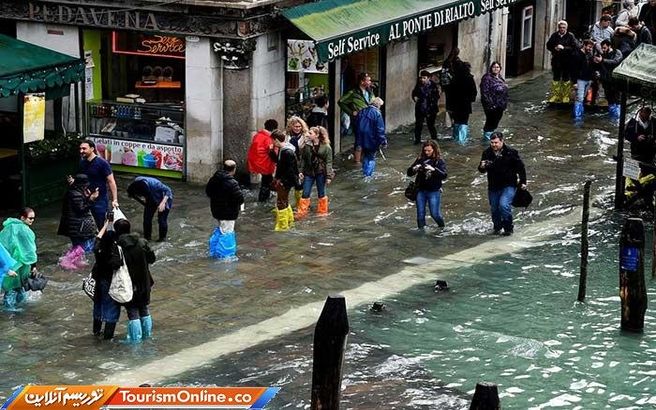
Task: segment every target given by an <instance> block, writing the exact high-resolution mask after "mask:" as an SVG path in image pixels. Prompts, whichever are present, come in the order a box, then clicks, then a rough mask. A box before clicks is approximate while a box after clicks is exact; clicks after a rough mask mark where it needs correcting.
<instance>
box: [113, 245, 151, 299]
mask: <svg viewBox="0 0 656 410" xmlns="http://www.w3.org/2000/svg"><path fill="white" fill-rule="evenodd" d="M117 242H118V244H119V245H120V246H121V248H122V249H123V257H124V258H125V264H126V265H127V267H128V271H129V272H130V279H131V280H132V289H133V290H134V294H133V296H132V300H131V301H129V302H128V303H125V304H124V306H125V307H128V308H129V307H141V306H147V305H148V304H149V303H150V288H152V287H153V285H154V284H155V282H154V281H153V277H152V276H151V274H150V268H149V266H148V265H149V264H151V263H154V262H155V252H153V251H152V249H150V247H149V246H148V241H147V240H145V239H143V238H140V237H139V235H137V234H136V233H127V234H123V235H121V236H119V238H118V241H117Z"/></svg>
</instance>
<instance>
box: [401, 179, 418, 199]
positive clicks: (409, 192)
mask: <svg viewBox="0 0 656 410" xmlns="http://www.w3.org/2000/svg"><path fill="white" fill-rule="evenodd" d="M404 195H405V197H406V198H408V199H409V200H410V201H413V202H414V201H416V200H417V185H416V184H415V181H410V183H409V184H408V187H407V188H406V189H405V192H404Z"/></svg>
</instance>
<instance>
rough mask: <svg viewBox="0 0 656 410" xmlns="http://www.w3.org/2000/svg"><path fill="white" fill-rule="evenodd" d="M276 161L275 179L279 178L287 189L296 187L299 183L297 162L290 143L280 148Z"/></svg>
mask: <svg viewBox="0 0 656 410" xmlns="http://www.w3.org/2000/svg"><path fill="white" fill-rule="evenodd" d="M276 163H277V165H276V175H275V179H277V180H279V181H280V182H281V183H282V184H283V185H284V186H285V188H287V189H291V188H293V187H297V186H298V185H299V183H298V162H297V161H296V154H295V153H294V150H293V149H292V147H291V144H290V145H286V146H283V147H282V148H280V151H279V152H278V157H277V159H276Z"/></svg>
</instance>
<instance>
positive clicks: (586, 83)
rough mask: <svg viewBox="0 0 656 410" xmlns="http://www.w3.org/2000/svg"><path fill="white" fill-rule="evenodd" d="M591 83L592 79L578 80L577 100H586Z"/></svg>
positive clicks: (580, 101) (579, 101)
mask: <svg viewBox="0 0 656 410" xmlns="http://www.w3.org/2000/svg"><path fill="white" fill-rule="evenodd" d="M591 84H592V81H591V80H576V102H578V103H582V102H584V101H585V95H586V94H587V92H588V88H590V85H591Z"/></svg>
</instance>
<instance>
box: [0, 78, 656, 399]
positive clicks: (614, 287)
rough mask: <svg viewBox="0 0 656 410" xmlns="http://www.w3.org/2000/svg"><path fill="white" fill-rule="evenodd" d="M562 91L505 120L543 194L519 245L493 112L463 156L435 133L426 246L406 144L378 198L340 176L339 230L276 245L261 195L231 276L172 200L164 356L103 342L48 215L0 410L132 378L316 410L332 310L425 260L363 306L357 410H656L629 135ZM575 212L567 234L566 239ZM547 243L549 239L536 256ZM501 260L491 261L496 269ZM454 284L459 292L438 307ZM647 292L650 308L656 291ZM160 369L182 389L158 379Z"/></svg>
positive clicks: (349, 380)
mask: <svg viewBox="0 0 656 410" xmlns="http://www.w3.org/2000/svg"><path fill="white" fill-rule="evenodd" d="M548 80H549V79H548V78H547V76H542V77H538V78H536V79H534V80H531V81H529V82H527V83H525V84H522V85H519V86H517V87H516V88H513V89H512V90H511V92H510V96H511V103H510V106H509V112H508V113H506V115H505V117H504V118H503V120H502V121H501V127H500V130H502V131H503V132H504V133H505V134H506V138H507V139H506V143H507V144H509V145H511V146H512V147H513V148H516V149H518V150H519V153H520V155H521V156H522V158H523V160H524V162H525V164H526V168H527V176H528V186H529V189H530V191H531V193H532V194H533V196H534V201H533V204H532V205H531V206H530V207H529V208H528V210H515V218H516V222H515V231H516V235H515V236H513V237H511V238H506V239H501V238H498V237H493V236H491V235H490V232H491V230H492V224H491V221H490V217H489V213H488V203H487V191H486V190H487V182H486V178H485V176H484V175H481V174H479V172H478V170H477V165H478V162H479V159H480V155H481V152H482V150H483V149H484V147H485V146H486V144H485V143H482V142H481V131H480V130H481V127H482V122H483V120H484V118H483V114H482V110H481V108H480V105H479V104H476V105H475V110H476V111H475V113H474V114H473V115H472V120H471V122H470V134H471V136H470V142H469V144H467V145H465V146H459V145H457V144H455V143H454V142H453V141H452V140H451V138H450V131H449V130H446V129H444V127H443V126H442V127H440V128H439V129H438V132H439V133H440V141H439V143H440V147H441V149H442V153H443V156H444V158H445V160H446V163H447V167H448V172H449V178H448V180H447V182H446V184H445V186H444V193H443V196H442V211H443V214H444V218H445V221H446V228H445V229H444V230H440V229H438V228H437V226H436V225H435V223H434V221H432V220H431V219H429V220H428V221H427V222H428V223H429V227H428V229H427V231H426V232H421V231H418V230H417V229H416V210H415V207H414V204H412V203H408V202H407V201H406V199H405V197H404V195H403V191H404V189H405V187H406V186H407V183H408V181H409V179H407V178H406V177H405V171H406V169H407V167H408V166H409V165H410V164H411V163H412V161H413V159H414V158H415V156H416V155H417V153H418V151H419V147H418V146H415V145H412V136H411V135H410V134H402V133H399V134H393V135H390V136H389V142H390V144H389V149H388V150H387V152H386V157H387V158H386V160H383V159H380V158H379V160H378V165H377V170H376V173H375V174H374V177H373V178H372V179H371V180H368V181H365V180H363V178H362V176H361V172H360V170H359V169H356V168H355V167H354V166H353V165H352V164H351V163H350V161H347V160H345V161H340V160H337V162H336V167H337V168H338V169H337V177H336V179H335V181H334V182H333V184H331V185H330V186H329V187H328V196H329V197H330V215H329V216H328V217H327V218H319V217H316V216H313V214H312V212H311V216H310V217H309V218H307V219H305V220H303V221H300V222H299V221H297V222H296V229H295V230H293V231H290V232H288V233H274V232H273V225H274V222H273V215H272V214H271V212H270V211H271V208H272V207H273V204H274V203H273V202H270V203H269V204H265V205H258V204H257V203H256V202H255V200H256V195H257V192H256V191H249V192H248V193H247V199H246V208H245V212H243V213H242V214H241V216H240V218H239V220H238V221H237V227H236V232H237V241H238V257H239V261H238V262H234V263H224V262H218V261H214V260H210V259H209V258H208V257H207V241H208V238H209V236H210V234H211V232H212V229H213V227H214V224H215V221H214V220H213V219H212V218H211V215H210V211H209V201H208V199H207V198H206V197H205V194H204V190H203V188H202V187H199V186H191V185H187V184H182V183H172V184H171V186H172V187H173V189H174V194H175V199H174V208H173V211H172V212H171V216H170V217H169V226H170V228H169V237H170V241H169V242H166V243H154V244H153V248H154V249H155V252H156V254H157V258H158V260H157V262H156V263H155V264H154V265H153V267H152V273H153V277H154V279H155V287H154V288H153V293H152V302H151V312H152V315H153V320H154V338H153V339H152V340H149V341H147V342H145V343H144V344H142V345H138V346H129V345H124V344H121V343H120V342H119V341H118V340H117V341H114V342H111V343H108V342H105V343H103V342H101V341H98V340H96V339H95V338H94V337H93V336H92V335H91V302H90V300H89V299H88V297H87V296H86V295H85V294H84V293H83V292H82V290H81V280H82V278H83V277H84V276H86V275H87V274H88V272H83V271H81V272H68V271H63V270H61V269H60V268H58V267H57V266H56V262H57V258H58V257H59V256H60V255H61V254H62V253H63V252H64V251H65V249H66V248H67V245H68V242H67V239H66V238H63V237H58V236H56V230H57V225H58V221H59V206H58V205H54V206H51V207H48V208H47V209H37V220H36V222H35V225H34V229H35V232H36V234H37V239H38V250H39V258H40V261H39V265H40V267H41V270H42V271H43V272H44V273H45V274H46V275H47V276H49V277H50V282H49V284H48V287H47V288H46V291H45V293H44V294H42V295H31V300H30V302H29V304H28V305H27V307H26V309H25V311H24V312H21V313H18V314H13V313H6V312H4V313H3V315H4V318H3V319H2V320H0V335H1V336H0V353H2V355H1V356H0V398H6V397H7V396H8V395H9V394H11V391H12V389H13V388H15V387H16V386H18V385H20V384H25V383H38V384H53V383H67V384H87V383H100V382H102V381H108V380H112V381H115V382H116V383H119V382H118V380H125V379H126V378H128V379H130V380H131V381H136V380H139V379H140V383H141V382H153V383H156V384H158V385H171V384H183V385H188V384H194V385H220V386H226V385H243V386H260V385H262V386H270V385H275V386H280V387H281V388H282V389H281V391H280V393H279V395H278V396H277V397H276V398H275V399H274V400H273V401H272V402H271V404H270V405H269V407H268V408H272V409H279V408H307V407H309V403H310V382H311V372H312V331H313V329H312V327H308V326H310V325H311V324H312V323H311V321H312V320H316V318H318V316H319V312H320V308H321V305H322V303H323V301H324V300H325V297H326V296H327V295H328V294H332V293H342V292H345V291H349V290H352V289H355V288H358V287H359V286H361V285H364V284H368V283H371V282H376V281H380V280H383V279H384V278H386V277H390V276H391V275H395V274H397V273H399V272H402V271H404V269H407V268H408V267H409V266H411V264H409V263H408V260H409V259H411V258H417V257H420V258H425V260H426V261H428V262H427V264H426V267H427V269H428V268H430V269H429V270H427V273H426V274H425V276H426V277H428V278H429V279H428V280H425V281H423V282H421V281H417V282H412V281H411V282H407V283H399V284H398V285H399V286H398V291H396V290H393V291H390V292H388V294H387V295H384V297H382V296H381V297H378V296H376V295H368V294H367V295H365V294H364V293H353V295H356V297H355V298H354V299H355V300H358V301H359V302H361V303H360V304H354V303H352V302H350V300H351V299H349V297H348V296H347V305H348V307H349V309H350V310H349V315H350V317H349V319H350V327H351V334H350V336H349V339H348V346H347V354H346V360H345V369H344V377H343V405H342V407H343V408H354V409H372V408H381V407H385V408H417V409H419V408H439V409H466V408H468V403H469V400H470V398H471V394H472V393H473V390H474V387H475V384H476V382H478V381H483V380H485V381H490V382H495V383H498V384H499V391H500V393H501V397H502V406H503V408H507V409H526V408H545V407H561V408H641V407H646V406H656V387H655V386H656V383H655V381H656V380H655V379H656V373H655V372H654V370H653V363H654V362H653V357H654V353H656V330H655V329H654V325H656V323H655V321H654V318H653V316H652V315H651V314H650V313H651V312H650V311H648V312H647V316H646V323H645V333H644V334H642V335H638V336H636V335H627V334H623V333H621V332H620V331H619V321H620V316H619V313H620V312H619V297H618V275H617V254H618V249H617V244H618V233H619V229H620V226H621V223H622V219H621V217H620V216H618V215H614V214H612V212H610V208H611V204H612V191H613V189H614V174H615V163H614V162H613V161H612V155H614V153H615V149H616V139H617V128H616V127H615V126H614V125H613V124H612V123H611V122H610V120H608V118H607V117H606V116H604V115H603V114H591V115H587V117H586V119H585V123H584V124H583V125H582V126H580V127H576V126H574V124H573V123H572V119H571V115H570V113H569V112H568V111H564V110H556V109H550V108H548V107H546V105H545V104H544V103H543V102H542V101H543V100H544V94H545V91H546V90H547V83H548ZM587 179H593V180H594V183H593V191H592V192H593V198H594V201H595V203H596V205H597V207H598V208H599V209H598V212H597V214H598V217H597V219H595V220H594V222H593V223H592V224H591V227H590V230H591V232H590V235H591V236H590V244H591V252H590V266H589V272H590V273H589V276H588V299H587V303H585V304H578V303H576V292H577V286H578V269H579V265H578V264H579V255H578V251H579V248H578V247H579V240H578V235H579V231H580V228H579V226H578V224H577V221H578V220H580V211H578V209H577V208H576V207H577V206H579V205H580V203H581V199H582V186H583V183H584V182H585V180H587ZM118 180H119V187H120V191H119V201H120V202H121V204H122V208H123V209H124V211H125V213H126V214H127V215H128V217H129V218H130V219H131V221H132V222H133V227H135V228H136V230H137V231H140V230H141V227H140V225H141V223H140V220H141V209H140V208H139V207H138V206H137V204H136V203H135V202H134V201H130V200H129V199H128V198H127V194H126V193H125V188H126V186H127V183H128V181H129V177H125V176H120V177H119V178H118ZM314 195H315V194H314V193H313V200H312V207H313V209H314V208H315V207H316V197H314ZM571 212H574V217H573V218H572V217H569V219H568V221H569V222H568V225H567V226H559V225H558V223H555V222H553V221H554V220H556V218H561V221H562V220H565V219H563V218H568V217H567V215H569V214H570V213H571ZM531 226H540V227H541V228H540V230H539V232H538V233H536V234H535V235H534V237H533V239H531V238H532V237H531V235H533V234H530V235H529V234H528V233H527V231H529V228H530V227H531ZM523 231H525V235H523V234H522V232H523ZM536 232H537V231H536ZM531 240H532V241H533V242H531V243H530V245H525V244H523V242H524V241H527V243H528V242H529V241H531ZM495 241H497V242H495ZM649 246H651V235H648V244H647V247H649ZM648 249H649V248H648ZM486 250H489V251H490V254H489V255H490V256H485V257H483V256H481V255H482V254H483V253H484V251H486ZM492 251H494V252H492ZM468 253H470V255H471V262H470V263H468V262H467V260H466V259H467V255H468ZM446 255H461V256H460V257H459V258H460V259H458V263H455V262H454V263H453V265H449V264H448V263H447V262H444V264H443V263H442V262H441V259H440V258H443V257H445V256H446ZM447 259H448V258H447ZM417 260H419V259H417ZM430 261H439V262H434V263H433V264H432V265H431V264H430ZM418 270H421V267H420V268H418ZM438 271H439V277H440V278H441V279H446V280H448V283H449V286H450V291H449V292H446V293H435V292H434V291H433V288H432V283H431V281H432V279H435V278H437V277H438V275H437V274H436V275H433V272H438ZM405 277H406V276H398V278H405ZM392 278H394V277H392ZM381 283H383V284H385V283H386V282H381ZM392 285H394V283H392ZM647 287H648V293H649V296H650V297H652V298H653V296H654V294H655V289H654V282H653V281H652V280H651V279H650V278H649V279H647ZM390 288H394V286H390ZM379 298H380V299H382V300H383V301H384V302H385V304H386V305H387V310H386V311H384V312H381V313H373V312H370V311H369V309H368V304H370V303H371V302H373V301H374V300H377V299H379ZM121 319H122V321H121V323H120V324H119V326H118V327H117V339H119V338H124V336H125V322H126V320H127V318H126V317H125V315H124V314H123V315H122V318H121ZM264 321H266V322H264ZM261 322H264V323H261ZM221 338H224V339H221ZM213 341H217V342H215V343H212V342H213ZM197 346H203V348H201V349H196V350H194V348H195V347H197ZM205 346H207V348H205ZM181 352H182V353H181ZM174 355H175V356H174ZM151 363H155V365H152V366H153V367H155V368H161V369H162V374H166V377H162V378H161V379H155V380H153V378H152V377H151V373H150V372H151V371H152V369H148V367H147V366H148V365H149V364H151ZM143 366H145V367H143ZM140 369H144V370H143V373H141V374H142V375H143V377H142V378H140V371H141V370H140ZM147 370H148V371H147Z"/></svg>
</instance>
